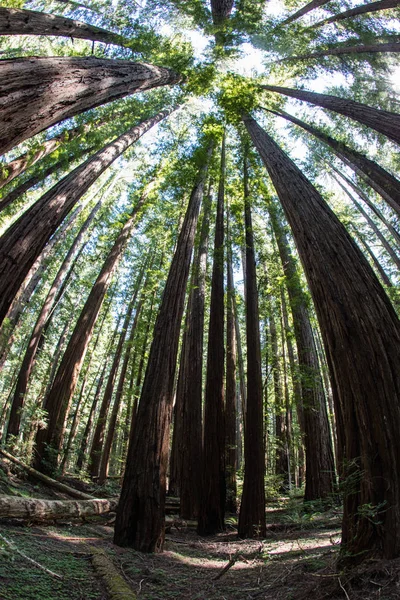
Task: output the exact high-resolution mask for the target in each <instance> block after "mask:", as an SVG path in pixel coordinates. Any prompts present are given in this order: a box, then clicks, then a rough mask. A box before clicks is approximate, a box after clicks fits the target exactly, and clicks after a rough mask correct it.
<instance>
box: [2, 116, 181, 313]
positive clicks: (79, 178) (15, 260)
mask: <svg viewBox="0 0 400 600" xmlns="http://www.w3.org/2000/svg"><path fill="white" fill-rule="evenodd" d="M170 112H171V111H170V110H165V111H162V112H160V113H158V115H156V116H155V117H152V118H150V119H147V120H146V121H144V122H143V123H141V124H140V125H137V126H135V127H133V128H131V129H129V130H128V131H127V132H126V133H124V134H122V135H121V136H119V137H118V138H116V139H115V140H114V141H112V142H110V144H107V145H106V146H105V147H104V148H102V149H101V150H99V151H98V152H96V154H94V155H93V156H91V157H90V158H88V159H87V160H86V161H85V162H84V163H83V164H81V165H80V166H79V167H76V169H74V170H73V171H72V172H71V173H69V174H68V175H67V176H66V177H64V178H63V179H62V180H61V181H60V182H59V183H57V184H56V185H55V186H54V187H52V188H51V189H50V190H49V191H48V192H46V193H45V194H44V195H43V196H42V197H41V198H40V199H39V200H38V201H37V202H36V203H35V204H34V205H33V206H32V207H31V208H30V209H29V210H27V211H26V212H25V213H24V214H23V215H22V216H21V217H20V218H19V219H18V220H17V221H16V222H15V223H14V224H13V225H12V226H11V227H10V228H9V229H8V230H7V232H6V233H5V234H4V235H3V236H2V237H1V238H0V276H1V284H0V323H1V322H2V321H3V319H4V317H5V315H6V313H7V310H8V308H9V306H10V304H11V302H12V300H13V298H14V296H15V294H16V292H17V290H18V288H19V286H20V285H21V283H22V281H23V280H24V279H25V276H26V275H27V273H28V271H29V269H30V267H31V266H32V264H33V263H34V261H35V260H36V258H37V256H38V255H39V254H40V252H41V251H42V249H43V248H44V246H45V245H46V243H47V242H48V240H49V238H50V236H51V235H52V233H54V231H55V230H56V229H57V227H58V225H59V224H60V223H61V222H62V221H63V219H64V218H65V217H66V215H67V214H68V212H69V211H70V210H71V208H72V207H73V206H74V204H76V202H77V201H78V200H79V199H80V198H81V197H82V196H83V194H85V193H86V192H87V190H88V189H89V187H90V186H91V185H92V184H93V183H94V182H95V181H96V179H97V178H98V177H100V175H101V174H102V173H103V172H104V171H105V170H106V169H107V167H109V166H110V165H111V164H112V163H113V162H114V160H116V159H117V158H118V156H120V155H121V154H122V153H123V152H124V151H125V150H126V149H127V148H128V147H129V146H131V145H132V144H133V143H134V142H136V141H137V140H138V139H139V138H140V137H141V136H142V135H143V134H144V133H146V131H148V130H149V129H150V128H151V127H152V126H153V125H155V124H156V123H158V122H159V121H161V120H162V119H164V118H165V117H167V116H168V115H169V114H170Z"/></svg>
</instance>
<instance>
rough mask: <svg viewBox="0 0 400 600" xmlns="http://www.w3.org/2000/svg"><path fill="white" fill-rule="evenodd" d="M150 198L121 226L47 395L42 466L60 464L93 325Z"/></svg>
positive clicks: (40, 438) (39, 439) (39, 452)
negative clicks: (69, 417)
mask: <svg viewBox="0 0 400 600" xmlns="http://www.w3.org/2000/svg"><path fill="white" fill-rule="evenodd" d="M146 198H147V196H146V194H143V195H142V197H141V198H140V200H139V201H138V203H137V204H136V206H135V208H134V209H133V211H132V213H131V216H130V217H129V219H128V220H127V222H126V223H125V225H124V226H123V228H122V229H121V231H120V233H119V235H118V237H117V239H116V241H115V242H114V245H113V247H112V249H111V251H110V253H109V254H108V256H107V258H106V260H105V262H104V264H103V267H102V269H101V271H100V273H99V275H98V277H97V279H96V281H95V283H94V285H93V287H92V289H91V291H90V294H89V296H88V298H87V300H86V302H85V305H84V307H83V309H82V312H81V314H80V315H79V318H78V321H77V323H76V325H75V328H74V331H73V333H72V335H71V337H70V340H69V342H68V346H67V348H66V350H65V352H64V356H63V358H62V361H61V364H60V366H59V367H58V370H57V374H56V376H55V379H54V381H53V384H52V387H51V389H50V391H49V393H48V395H47V397H46V401H45V405H44V409H45V410H46V411H47V412H48V425H47V429H40V430H39V431H38V433H37V436H36V455H35V464H36V466H37V467H38V468H41V469H45V470H52V469H54V468H55V467H56V466H57V460H58V453H59V452H60V449H61V445H62V436H63V428H64V422H65V418H66V416H67V413H68V408H69V405H70V402H71V398H72V395H73V393H74V391H75V387H76V384H77V380H78V376H79V373H80V370H81V367H82V364H83V361H84V359H85V355H86V352H87V349H88V345H89V342H90V339H91V336H92V333H93V328H94V326H95V324H96V320H97V317H98V314H99V311H100V308H101V305H102V303H103V300H104V297H105V294H106V292H107V289H108V287H109V285H110V283H111V279H112V276H113V274H114V271H115V269H116V267H117V265H118V262H119V260H120V258H121V256H122V254H123V251H124V250H125V247H126V244H127V242H128V240H129V238H130V236H131V235H132V232H133V229H134V226H135V223H136V215H137V213H138V212H139V210H140V209H141V208H142V206H143V204H144V203H145V201H146Z"/></svg>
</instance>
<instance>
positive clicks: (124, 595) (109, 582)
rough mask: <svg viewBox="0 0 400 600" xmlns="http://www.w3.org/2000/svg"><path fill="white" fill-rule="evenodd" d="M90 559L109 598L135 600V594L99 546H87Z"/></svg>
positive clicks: (111, 599)
mask: <svg viewBox="0 0 400 600" xmlns="http://www.w3.org/2000/svg"><path fill="white" fill-rule="evenodd" d="M89 550H90V552H91V561H92V565H93V567H94V570H95V571H96V573H97V574H98V575H99V576H100V577H101V579H102V580H103V582H104V584H105V586H106V589H107V593H108V596H109V598H110V600H136V598H137V596H136V594H135V593H134V591H133V589H132V588H131V587H130V586H129V585H128V583H127V582H126V581H125V579H124V578H123V577H122V575H121V573H120V572H119V571H118V570H117V568H116V567H115V565H114V564H113V563H112V562H111V559H110V558H109V557H108V556H107V554H106V553H105V552H104V550H103V549H101V548H96V547H94V546H89Z"/></svg>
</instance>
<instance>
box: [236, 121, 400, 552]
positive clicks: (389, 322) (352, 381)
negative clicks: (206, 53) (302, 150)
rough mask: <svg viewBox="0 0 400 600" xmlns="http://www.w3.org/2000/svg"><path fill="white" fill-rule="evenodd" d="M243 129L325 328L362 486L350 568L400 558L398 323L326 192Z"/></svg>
mask: <svg viewBox="0 0 400 600" xmlns="http://www.w3.org/2000/svg"><path fill="white" fill-rule="evenodd" d="M244 120H245V124H246V127H247V129H248V131H249V134H250V136H251V138H252V140H253V142H254V144H255V145H256V147H257V149H258V151H259V152H260V155H261V158H262V160H263V161H264V163H265V166H266V167H267V169H268V172H269V174H270V176H271V179H272V181H273V183H274V186H275V188H276V190H277V193H278V195H279V198H280V200H281V202H282V205H283V207H284V210H285V213H286V216H287V218H288V221H289V223H290V225H291V228H292V231H293V235H294V237H295V241H296V244H297V248H298V250H299V254H300V257H301V259H302V262H303V266H304V270H305V273H306V276H307V279H308V283H309V286H310V290H311V294H312V296H313V299H314V304H315V309H316V312H317V316H318V320H319V323H320V327H321V333H322V336H323V340H324V345H325V350H326V355H327V360H328V364H329V369H330V372H331V378H332V388H333V394H334V400H335V410H336V416H337V426H338V446H339V463H340V465H341V469H342V474H343V475H344V476H345V477H346V481H347V483H348V485H350V479H352V481H353V482H354V486H352V487H351V486H350V488H351V489H350V488H348V489H347V493H346V492H345V496H344V515H343V532H342V533H343V537H342V545H343V549H345V551H346V552H347V553H349V554H347V560H349V561H357V560H358V561H359V560H363V559H365V558H366V557H368V556H381V557H385V558H388V559H389V558H395V557H398V556H399V555H400V539H399V537H398V536H397V535H396V532H397V531H398V529H399V527H400V479H399V476H398V469H397V468H396V467H395V465H398V464H400V438H399V431H400V401H399V400H400V371H399V369H398V365H399V361H400V321H399V319H398V317H397V315H396V313H395V311H394V309H393V306H392V305H391V303H390V301H389V299H388V297H387V296H386V294H385V292H384V290H383V288H382V286H381V285H380V283H379V281H378V279H377V278H376V276H375V274H374V273H373V271H372V269H371V267H370V265H369V264H368V262H367V260H366V258H365V257H364V256H363V254H362V253H361V251H360V250H359V248H358V247H357V245H356V244H355V243H354V242H353V240H352V239H351V237H350V236H349V234H348V233H347V231H346V229H345V228H344V227H343V225H342V224H341V223H340V221H339V220H338V219H337V218H336V216H335V215H334V214H333V213H332V211H331V210H330V209H329V207H328V206H327V204H326V203H325V202H324V201H323V199H322V197H321V196H320V194H319V192H318V191H317V190H316V189H315V188H314V187H313V186H312V185H311V183H310V182H309V181H308V180H307V179H306V177H305V176H304V175H303V174H302V173H301V171H300V170H299V169H298V168H297V167H296V166H295V165H294V163H293V162H292V161H291V160H290V159H289V158H288V157H287V155H286V154H285V153H284V152H283V151H282V150H281V149H280V148H279V146H278V145H277V144H276V143H275V142H274V141H273V140H272V139H271V138H270V136H269V135H268V134H267V133H266V132H265V131H264V130H263V129H262V128H261V127H259V125H258V124H257V123H256V122H255V121H254V120H253V119H251V118H250V117H245V119H244ZM349 478H350V479H349ZM365 507H369V509H370V510H371V511H372V513H371V514H370V513H366V512H365ZM343 559H344V560H345V557H344V556H343Z"/></svg>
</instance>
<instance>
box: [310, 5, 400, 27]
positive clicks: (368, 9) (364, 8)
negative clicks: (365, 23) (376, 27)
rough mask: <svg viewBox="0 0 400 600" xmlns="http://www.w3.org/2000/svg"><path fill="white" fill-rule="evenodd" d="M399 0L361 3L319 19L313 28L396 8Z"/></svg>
mask: <svg viewBox="0 0 400 600" xmlns="http://www.w3.org/2000/svg"><path fill="white" fill-rule="evenodd" d="M399 4H400V1H399V0H378V1H377V2H368V3H367V4H360V5H359V6H355V7H354V8H350V9H349V10H345V11H344V12H341V13H339V14H338V15H333V16H332V17H329V18H328V19H324V20H323V21H319V22H318V23H315V25H313V26H312V28H313V29H314V28H316V27H322V25H327V24H328V23H335V22H337V21H343V20H344V19H350V18H352V17H357V16H358V15H365V14H369V13H373V12H377V11H380V10H387V9H388V8H396V7H397V6H399Z"/></svg>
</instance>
